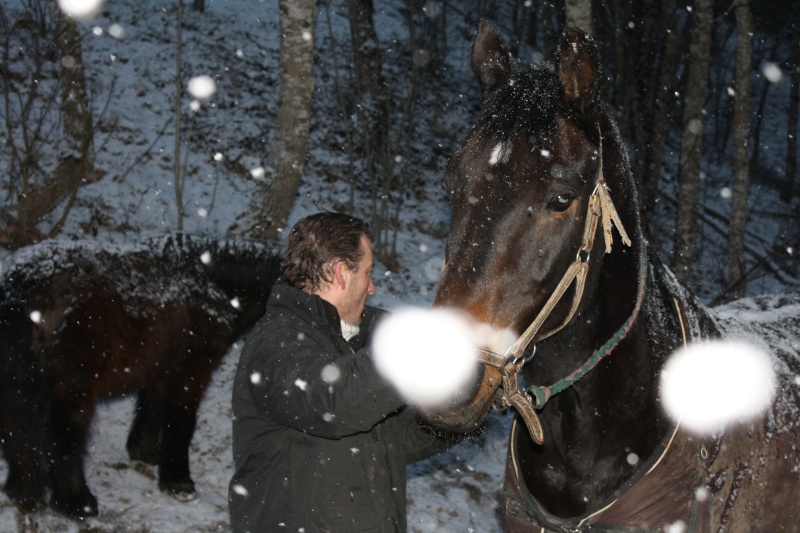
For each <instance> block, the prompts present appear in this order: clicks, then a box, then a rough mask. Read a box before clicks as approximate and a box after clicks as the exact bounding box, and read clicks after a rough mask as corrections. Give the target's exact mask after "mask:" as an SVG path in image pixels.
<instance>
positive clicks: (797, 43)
mask: <svg viewBox="0 0 800 533" xmlns="http://www.w3.org/2000/svg"><path fill="white" fill-rule="evenodd" d="M790 43H791V59H790V61H791V66H790V69H791V71H792V73H791V76H790V85H789V116H788V119H789V124H788V135H787V151H786V176H785V177H784V179H783V186H782V187H781V200H783V201H784V202H787V203H788V202H790V201H791V200H792V192H793V189H794V182H795V176H796V174H797V115H798V110H797V108H798V100H800V5H799V4H798V3H797V2H795V4H794V23H793V25H792V38H791V39H790Z"/></svg>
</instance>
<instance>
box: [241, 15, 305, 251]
mask: <svg viewBox="0 0 800 533" xmlns="http://www.w3.org/2000/svg"><path fill="white" fill-rule="evenodd" d="M279 5H280V12H281V88H280V93H279V96H278V117H277V124H276V132H275V138H274V141H273V145H272V150H271V151H270V154H269V157H268V168H267V169H266V172H265V176H263V177H261V176H258V178H259V179H260V181H259V183H258V189H257V191H256V193H255V195H254V197H253V200H252V202H251V203H250V206H249V208H248V211H247V212H246V213H245V214H244V215H242V217H241V218H240V221H239V224H238V225H239V226H240V227H241V228H242V231H243V232H244V233H246V234H249V235H251V236H253V237H257V238H276V237H277V236H278V234H279V233H280V231H281V230H282V228H283V225H284V224H285V223H286V219H287V218H288V216H289V213H290V211H291V208H292V204H293V203H294V197H295V195H296V194H297V189H298V187H299V186H300V178H301V176H302V173H303V167H304V165H305V161H306V152H307V144H308V132H309V127H310V122H311V99H312V94H313V92H314V83H315V81H314V71H313V63H314V21H315V18H316V13H317V0H280V2H279ZM232 229H233V228H232Z"/></svg>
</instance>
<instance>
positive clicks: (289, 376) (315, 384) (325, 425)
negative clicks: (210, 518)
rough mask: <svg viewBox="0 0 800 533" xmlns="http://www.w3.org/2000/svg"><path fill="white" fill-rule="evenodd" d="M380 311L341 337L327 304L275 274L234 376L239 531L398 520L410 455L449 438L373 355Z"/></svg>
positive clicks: (356, 526) (370, 526) (375, 527)
mask: <svg viewBox="0 0 800 533" xmlns="http://www.w3.org/2000/svg"><path fill="white" fill-rule="evenodd" d="M381 313H382V312H380V311H379V310H377V309H375V308H370V307H368V308H367V309H366V311H365V314H364V318H363V321H362V324H361V333H359V335H358V336H357V337H356V338H354V339H351V341H350V342H349V343H348V342H347V341H345V339H344V338H343V337H342V336H341V327H340V322H339V315H338V313H337V311H336V308H335V307H334V306H333V305H331V304H329V303H328V302H326V301H324V300H322V299H321V298H319V297H318V296H314V295H310V294H307V293H304V292H302V291H299V290H297V289H295V288H293V287H290V286H288V285H286V284H284V283H278V284H276V286H275V288H274V289H273V291H272V294H271V295H270V299H269V302H268V303H267V313H266V315H265V316H264V318H263V319H262V320H261V321H260V322H259V323H258V324H257V325H256V326H255V328H254V329H253V330H252V331H251V332H250V334H249V336H248V338H247V341H246V342H245V345H244V348H243V349H242V355H241V358H240V360H239V367H238V370H237V373H236V377H235V380H234V385H233V458H234V462H235V467H236V473H235V474H234V476H233V479H232V480H231V483H230V488H229V489H230V490H229V504H230V514H231V526H232V529H233V531H234V532H235V533H242V532H246V531H249V532H252V533H263V532H268V531H281V532H297V531H305V532H306V533H311V532H318V531H331V532H345V531H348V532H349V531H359V532H361V531H376V532H396V531H405V530H406V502H405V490H406V465H407V464H408V463H410V462H414V461H418V460H420V459H423V458H425V457H427V456H429V455H431V454H433V453H435V452H437V451H441V450H443V449H445V448H446V444H445V443H444V442H443V441H442V440H441V439H438V438H436V437H434V436H433V435H432V434H431V433H430V432H429V431H427V430H425V429H423V428H420V427H419V424H418V421H417V418H416V414H415V412H414V410H413V409H412V408H410V407H406V406H405V402H404V400H403V398H401V397H400V396H399V394H398V393H397V392H396V391H395V390H394V388H393V387H392V386H391V385H389V383H388V382H386V381H385V380H384V379H383V378H381V377H380V376H379V375H378V374H377V372H376V370H375V367H374V366H373V363H372V360H371V357H370V355H369V348H368V339H369V334H370V332H371V331H372V329H373V325H374V323H375V321H376V320H377V318H378V317H379V315H380V314H381ZM337 374H338V379H335V380H334V379H333V378H332V377H331V376H333V377H335V376H336V375H337ZM323 376H325V377H327V379H328V381H326V380H325V379H324V378H323Z"/></svg>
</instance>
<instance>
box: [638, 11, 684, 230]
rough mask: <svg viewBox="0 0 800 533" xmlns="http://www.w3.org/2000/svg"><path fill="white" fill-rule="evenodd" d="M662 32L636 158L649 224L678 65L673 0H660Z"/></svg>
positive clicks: (656, 191)
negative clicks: (644, 129) (648, 111)
mask: <svg viewBox="0 0 800 533" xmlns="http://www.w3.org/2000/svg"><path fill="white" fill-rule="evenodd" d="M661 20H662V24H663V33H662V40H661V47H660V53H659V56H660V61H659V64H658V78H657V81H656V87H655V89H654V91H653V93H654V96H653V102H652V111H651V115H650V120H649V126H648V135H647V141H646V142H645V146H644V153H643V154H640V156H639V157H638V158H637V161H636V162H637V171H636V173H637V176H638V178H639V180H640V183H641V185H642V186H641V192H642V221H643V222H644V226H645V227H646V228H647V227H649V222H650V216H651V215H652V213H653V210H654V209H655V204H656V197H657V194H658V182H659V179H660V178H661V163H662V161H663V159H664V146H665V145H666V142H667V132H668V129H669V125H670V123H669V111H670V107H671V106H670V103H671V102H672V101H673V97H672V95H673V93H674V88H673V82H674V78H675V70H676V68H677V65H678V32H677V25H678V17H677V7H676V5H675V0H664V1H663V2H662V3H661Z"/></svg>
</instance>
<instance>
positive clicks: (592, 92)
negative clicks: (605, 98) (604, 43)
mask: <svg viewBox="0 0 800 533" xmlns="http://www.w3.org/2000/svg"><path fill="white" fill-rule="evenodd" d="M555 63H556V71H557V72H558V77H559V79H560V80H561V87H562V88H563V90H564V98H565V100H566V101H567V104H568V105H569V106H570V108H572V109H573V110H575V111H578V112H580V113H581V114H583V113H586V112H587V111H588V110H589V109H590V108H591V107H592V106H593V105H594V104H595V103H596V102H597V99H598V97H599V95H600V84H601V81H602V76H603V74H602V67H601V64H600V51H599V50H598V49H597V45H596V44H595V42H594V39H592V38H591V37H590V36H589V35H588V34H586V33H584V32H583V31H582V30H579V29H578V28H567V29H566V31H564V35H563V36H562V37H561V42H560V43H559V45H558V52H557V53H556V62H555Z"/></svg>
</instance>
